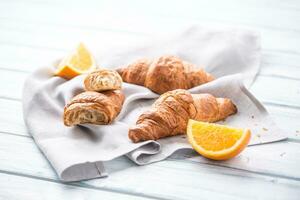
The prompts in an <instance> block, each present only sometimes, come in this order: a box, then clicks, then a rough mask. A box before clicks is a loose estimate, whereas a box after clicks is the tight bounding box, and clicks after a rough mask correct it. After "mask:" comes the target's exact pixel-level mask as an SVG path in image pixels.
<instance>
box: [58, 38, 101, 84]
mask: <svg viewBox="0 0 300 200" xmlns="http://www.w3.org/2000/svg"><path fill="white" fill-rule="evenodd" d="M95 69H96V63H95V59H94V57H93V56H92V55H91V53H90V52H89V50H88V49H87V48H86V47H85V46H84V45H83V44H82V43H80V44H79V45H78V47H77V49H76V50H75V51H74V52H73V53H71V54H70V55H69V56H67V57H66V58H64V59H63V60H62V61H61V62H60V64H59V65H58V69H57V71H56V72H55V75H56V76H60V77H62V78H65V79H71V78H74V77H75V76H78V75H80V74H84V73H88V72H91V71H93V70H95Z"/></svg>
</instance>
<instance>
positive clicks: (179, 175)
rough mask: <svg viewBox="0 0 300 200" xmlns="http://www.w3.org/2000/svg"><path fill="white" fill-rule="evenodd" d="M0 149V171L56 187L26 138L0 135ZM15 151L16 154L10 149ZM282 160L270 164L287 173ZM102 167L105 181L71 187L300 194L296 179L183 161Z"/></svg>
mask: <svg viewBox="0 0 300 200" xmlns="http://www.w3.org/2000/svg"><path fill="white" fill-rule="evenodd" d="M274 145H275V146H273V147H272V149H273V148H277V149H280V148H281V147H280V146H283V144H282V143H274ZM276 145H279V146H276ZM0 146H1V148H0V159H1V160H3V161H5V162H1V163H0V171H2V172H9V173H10V172H14V173H16V174H20V175H22V176H23V175H27V176H31V177H33V178H35V179H44V180H51V181H57V177H56V175H55V173H54V171H53V170H52V168H51V166H50V165H49V163H48V162H47V161H46V160H45V159H44V157H43V156H42V155H41V154H40V152H39V150H38V148H37V146H36V145H34V144H33V141H32V139H31V138H27V137H16V136H12V135H4V134H0ZM16 146H18V148H15V147H16ZM270 154H272V152H269V156H271V155H270ZM286 156H298V155H294V154H291V155H289V152H286ZM255 157H257V155H256V156H255ZM278 157H280V156H279V155H278ZM298 157H299V156H298ZM28 158H30V159H28ZM258 158H262V157H261V156H259V157H258ZM281 159H282V162H283V163H281V162H278V161H277V162H275V161H274V160H273V161H272V162H271V163H270V164H273V165H274V164H276V163H277V164H280V163H281V164H283V166H285V167H288V166H286V165H284V164H287V163H288V161H287V160H288V159H285V158H284V157H282V158H281ZM264 160H265V159H262V160H260V161H259V162H258V163H259V166H257V167H262V165H264V164H266V162H269V161H268V160H267V161H264ZM285 160H286V161H285ZM257 161H258V160H255V162H257ZM270 161H271V160H270ZM249 162H251V159H250V160H249ZM255 162H254V163H253V164H255ZM295 162H296V161H295ZM105 165H106V168H107V169H108V170H109V173H110V176H109V178H103V179H95V180H90V181H82V182H79V183H76V184H78V185H79V186H82V187H84V186H86V187H89V188H91V187H93V188H97V189H104V190H108V189H110V190H114V191H118V192H124V191H127V193H129V194H135V195H145V194H147V195H149V196H153V197H158V198H159V197H162V196H163V197H164V198H167V199H195V198H197V197H199V196H201V197H203V198H204V199H206V198H207V199H209V198H210V197H211V196H214V197H215V198H221V199H222V198H225V199H235V198H237V196H239V197H243V198H249V199H253V198H255V197H257V196H256V195H257V194H259V196H260V197H261V198H263V199H272V198H274V197H282V198H283V197H285V196H286V194H287V193H288V194H289V195H291V197H292V196H294V195H296V194H298V192H299V188H300V183H299V181H297V179H296V180H294V179H290V178H286V177H281V176H279V175H276V176H275V175H272V176H271V175H264V174H256V173H251V172H249V171H244V170H235V169H232V168H224V167H218V166H214V165H203V164H200V163H194V162H188V161H174V160H167V161H162V162H158V163H154V164H151V165H146V166H142V167H141V166H136V165H134V164H133V163H132V162H131V161H129V160H128V159H125V158H119V159H116V160H114V161H112V162H108V163H106V164H105ZM277 166H278V165H277ZM277 166H275V168H276V167H277ZM281 169H282V168H281ZM270 170H272V168H271V169H270ZM281 171H282V170H281ZM196 177H197V178H196ZM239 183H243V184H241V185H239V189H238V190H237V189H236V187H237V184H239ZM254 186H255V187H254ZM266 189H268V190H269V191H273V192H272V194H271V195H270V194H269V193H265V192H263V191H264V190H266ZM162 194H163V195H162Z"/></svg>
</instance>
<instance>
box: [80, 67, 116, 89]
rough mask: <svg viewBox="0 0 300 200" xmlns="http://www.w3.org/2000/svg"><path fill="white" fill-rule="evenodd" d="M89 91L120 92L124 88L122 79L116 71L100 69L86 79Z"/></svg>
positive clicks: (85, 85) (85, 82)
mask: <svg viewBox="0 0 300 200" xmlns="http://www.w3.org/2000/svg"><path fill="white" fill-rule="evenodd" d="M84 87H85V90H87V91H96V92H100V91H106V90H119V89H121V87H122V78H121V76H120V75H119V74H118V73H117V72H116V71H115V70H109V69H99V70H96V71H93V72H91V73H90V74H88V75H87V76H86V78H85V79H84Z"/></svg>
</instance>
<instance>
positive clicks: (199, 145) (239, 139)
mask: <svg viewBox="0 0 300 200" xmlns="http://www.w3.org/2000/svg"><path fill="white" fill-rule="evenodd" d="M187 136H188V141H189V142H190V143H191V145H192V147H193V148H194V149H195V150H196V151H197V152H198V153H199V154H201V155H202V156H204V157H206V158H210V159H213V160H226V159H230V158H232V157H235V156H236V155H238V154H239V153H240V152H241V151H243V150H244V149H245V147H246V146H247V145H248V143H249V141H250V137H251V132H250V130H249V129H241V128H234V127H229V126H225V125H219V124H214V123H207V122H199V121H195V120H189V123H188V126H187Z"/></svg>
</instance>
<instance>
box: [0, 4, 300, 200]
mask: <svg viewBox="0 0 300 200" xmlns="http://www.w3.org/2000/svg"><path fill="white" fill-rule="evenodd" d="M190 24H206V25H207V24H221V25H230V26H243V27H247V28H250V29H253V30H257V31H260V32H261V36H262V40H261V43H262V63H261V70H260V72H259V75H258V76H257V78H256V80H255V82H254V84H253V86H252V87H251V91H252V93H253V94H254V95H255V96H256V97H257V98H258V99H259V100H260V101H262V102H263V104H264V105H265V106H266V108H267V109H268V111H269V112H270V113H271V115H272V116H273V117H274V118H275V121H276V122H277V123H278V125H279V126H280V127H281V128H283V129H285V130H287V131H288V132H289V138H288V140H286V141H283V142H278V143H272V144H266V145H260V146H255V147H249V148H247V150H246V151H244V152H243V154H242V156H239V157H237V158H236V159H240V160H241V162H240V163H242V164H239V165H234V164H232V161H227V162H218V163H215V162H206V163H197V162H192V161H189V160H185V159H178V158H174V157H173V158H169V159H167V160H166V161H162V162H158V163H155V164H151V165H147V166H143V167H138V166H136V165H134V164H133V163H132V162H130V161H128V160H127V159H125V158H119V159H116V160H114V161H111V162H109V163H106V165H108V166H107V167H108V168H109V173H110V176H109V177H108V178H103V179H95V180H90V181H82V182H76V183H70V184H64V183H61V182H60V181H59V180H58V178H57V176H56V174H55V172H54V170H53V169H52V167H51V166H50V164H49V163H48V161H47V160H46V159H45V158H44V156H43V155H42V154H41V152H40V151H39V150H38V148H37V146H36V145H35V143H34V142H33V139H32V137H31V136H30V134H29V133H28V132H27V130H26V127H25V125H24V122H23V116H22V104H21V98H22V97H21V93H22V86H23V82H24V79H25V78H26V76H27V75H28V74H29V73H30V72H32V71H33V70H34V69H36V68H38V67H40V66H41V65H43V64H44V63H47V62H48V63H50V62H51V61H52V60H53V59H56V58H58V57H60V56H63V55H66V54H67V53H68V52H69V51H70V50H72V48H74V47H75V45H77V43H78V42H79V41H83V42H84V43H86V44H87V45H88V46H92V49H93V48H96V47H97V46H100V45H101V46H105V45H107V44H108V43H109V44H124V45H126V44H132V43H133V42H136V41H138V40H144V39H147V38H149V37H152V36H154V35H156V34H168V33H169V32H173V31H176V30H179V29H181V28H182V27H185V26H188V25H190ZM0 83H1V85H0V199H96V198H97V199H148V198H150V199H151V198H158V199H196V198H197V199H300V133H299V132H300V1H297V0H286V1H282V0H273V1H271V0H253V1H251V0H243V1H240V0H227V1H217V0H209V1H205V0H201V1H197V0H185V1H179V0H165V1H159V0H152V1H138V0H129V1H102V0H92V1H71V0H69V1H59V0H41V1H37V0H28V1H21V0H10V1H8V0H7V1H5V0H2V1H0Z"/></svg>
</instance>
